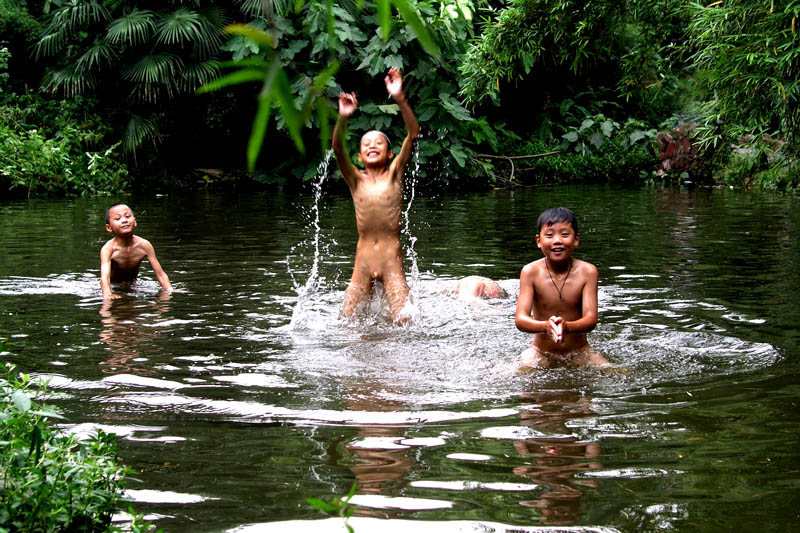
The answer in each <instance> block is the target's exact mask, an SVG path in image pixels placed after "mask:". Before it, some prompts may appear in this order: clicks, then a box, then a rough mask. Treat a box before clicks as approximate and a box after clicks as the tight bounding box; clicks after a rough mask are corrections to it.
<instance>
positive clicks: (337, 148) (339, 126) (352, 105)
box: [332, 93, 358, 189]
mask: <svg viewBox="0 0 800 533" xmlns="http://www.w3.org/2000/svg"><path fill="white" fill-rule="evenodd" d="M356 107H358V100H356V95H354V94H353V93H342V94H341V95H340V96H339V118H338V119H337V120H336V127H335V128H334V129H333V139H332V144H333V155H334V156H336V163H337V164H338V165H339V170H340V171H341V172H342V177H344V181H345V182H347V185H349V186H350V188H351V189H352V188H353V187H355V184H356V178H357V176H358V170H357V169H356V167H355V166H354V165H353V162H352V161H350V156H349V155H348V154H347V149H345V147H344V139H345V133H346V132H347V119H349V118H350V115H352V114H353V113H354V112H355V110H356Z"/></svg>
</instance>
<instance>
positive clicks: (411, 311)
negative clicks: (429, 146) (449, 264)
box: [401, 133, 422, 323]
mask: <svg viewBox="0 0 800 533" xmlns="http://www.w3.org/2000/svg"><path fill="white" fill-rule="evenodd" d="M419 137H420V138H421V137H422V133H420V135H419ZM412 162H413V165H412V167H411V169H410V170H411V172H410V176H409V179H408V187H406V188H405V189H404V193H405V195H406V197H407V198H408V200H407V202H406V209H405V211H403V228H402V230H401V233H402V234H403V235H405V236H406V238H407V239H408V246H407V247H406V257H407V258H408V260H409V262H410V263H411V279H410V280H409V283H408V287H409V293H408V300H407V301H406V305H405V306H404V307H403V313H404V314H407V315H409V316H410V317H411V321H412V322H413V323H417V322H418V321H419V317H420V310H419V307H418V306H417V304H416V302H418V301H419V285H420V284H419V263H418V261H417V251H416V250H415V249H414V245H415V244H416V242H417V238H416V237H415V236H414V235H412V234H411V217H410V213H411V205H412V204H413V203H414V197H415V195H416V187H417V177H418V176H419V141H417V143H416V144H415V146H414V154H413V157H412Z"/></svg>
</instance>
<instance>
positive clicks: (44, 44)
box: [33, 31, 68, 59]
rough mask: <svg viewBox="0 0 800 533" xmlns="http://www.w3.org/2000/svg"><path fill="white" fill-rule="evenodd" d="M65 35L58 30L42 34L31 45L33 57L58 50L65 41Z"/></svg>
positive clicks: (51, 53) (44, 55)
mask: <svg viewBox="0 0 800 533" xmlns="http://www.w3.org/2000/svg"><path fill="white" fill-rule="evenodd" d="M67 37H68V35H67V34H66V33H62V32H59V31H57V32H53V33H47V34H45V35H43V36H42V37H40V38H39V41H38V42H37V43H36V44H35V45H34V47H33V51H34V57H36V59H40V58H42V57H48V56H53V55H55V54H56V53H58V52H60V51H61V50H63V49H64V46H65V45H66V43H67Z"/></svg>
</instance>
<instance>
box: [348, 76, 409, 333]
mask: <svg viewBox="0 0 800 533" xmlns="http://www.w3.org/2000/svg"><path fill="white" fill-rule="evenodd" d="M384 82H385V83H386V90H387V91H388V92H389V94H390V95H391V97H392V98H393V99H394V101H395V102H396V103H397V105H398V107H399V108H400V114H401V115H402V116H403V121H404V122H405V125H406V130H407V132H408V133H407V134H406V138H405V139H404V140H403V145H402V147H401V148H400V152H399V153H398V154H397V156H396V157H395V154H394V152H392V148H391V146H390V144H389V138H388V137H387V136H386V135H385V134H384V133H382V132H380V131H377V130H373V131H369V132H367V133H365V134H364V136H363V137H362V138H361V143H360V148H359V153H358V160H359V161H360V162H361V163H363V165H364V170H360V169H359V168H357V167H356V166H355V165H353V163H352V162H351V161H350V158H349V157H348V155H347V151H346V150H345V147H344V138H345V128H346V124H347V119H348V118H349V117H350V115H352V114H353V112H355V110H356V107H357V106H358V101H357V100H356V97H355V95H354V94H352V93H342V94H341V96H339V119H338V121H337V122H336V129H335V130H334V132H333V153H334V154H335V156H336V163H337V164H338V165H339V170H340V171H341V172H342V176H343V177H344V180H345V182H347V185H348V186H349V187H350V194H351V195H352V196H353V206H354V207H355V211H356V227H357V228H358V245H357V246H356V259H355V264H354V265H353V275H352V277H351V278H350V284H349V285H348V286H347V292H346V293H345V297H344V306H343V307H342V313H341V314H342V316H344V317H349V316H352V315H353V314H354V313H355V311H356V308H357V306H358V305H359V304H360V303H361V302H363V301H364V300H365V299H366V298H367V297H368V296H369V295H370V294H371V292H372V287H373V283H375V282H381V283H383V288H384V292H385V294H386V300H387V301H388V303H389V309H390V311H391V314H392V320H393V321H394V322H396V323H404V322H406V321H407V320H408V319H409V317H408V315H404V314H403V307H404V306H405V304H406V299H407V297H408V285H407V284H406V275H405V272H404V271H403V253H402V250H401V249H400V223H401V204H402V200H403V174H404V172H405V170H406V166H407V165H408V162H409V160H410V159H411V153H412V150H413V148H414V139H416V138H417V136H418V135H419V124H417V119H416V118H415V117H414V113H413V112H412V111H411V107H410V106H409V105H408V102H407V101H406V99H405V95H404V94H403V80H402V77H401V74H400V71H399V70H397V69H396V68H392V69H391V70H389V74H388V75H387V76H386V78H385V79H384Z"/></svg>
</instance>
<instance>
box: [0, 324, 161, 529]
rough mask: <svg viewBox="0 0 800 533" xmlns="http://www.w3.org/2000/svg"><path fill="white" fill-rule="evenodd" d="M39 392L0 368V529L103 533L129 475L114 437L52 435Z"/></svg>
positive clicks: (52, 414) (51, 414) (136, 520)
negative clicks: (84, 439)
mask: <svg viewBox="0 0 800 533" xmlns="http://www.w3.org/2000/svg"><path fill="white" fill-rule="evenodd" d="M4 348H5V342H4V339H0V352H2V351H3V350H4ZM45 395H46V388H45V386H44V385H38V386H35V385H34V383H33V382H32V381H31V379H30V376H28V375H26V374H21V373H19V372H17V370H16V367H15V366H14V365H12V364H9V363H5V364H4V365H3V368H2V370H0V396H1V397H2V400H1V402H2V409H1V410H0V443H2V446H1V447H0V487H2V490H0V530H3V531H107V530H109V528H110V520H111V515H112V514H113V513H114V512H115V511H116V510H117V509H118V508H119V507H120V504H121V503H122V502H123V501H124V500H123V484H124V482H125V479H126V476H127V475H128V473H129V471H128V469H127V468H125V467H123V466H121V465H120V464H119V453H118V451H117V448H116V444H115V443H116V438H115V436H114V435H109V434H106V433H104V432H102V431H98V432H97V433H95V434H94V435H92V436H91V437H90V438H89V440H87V441H79V440H78V439H77V438H76V437H75V436H74V435H66V434H63V433H61V432H59V431H57V430H54V429H53V428H52V427H51V423H52V421H53V420H63V417H62V416H61V415H60V414H59V413H58V412H57V411H56V410H55V409H54V408H52V407H50V406H47V405H45V404H44V403H43V400H44V398H45ZM130 511H131V514H132V516H133V523H132V525H133V526H134V529H135V530H136V531H147V530H148V529H149V528H150V525H149V524H145V523H143V521H142V518H141V516H140V515H137V514H136V513H134V512H133V510H132V509H130ZM112 529H114V530H116V528H112Z"/></svg>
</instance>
